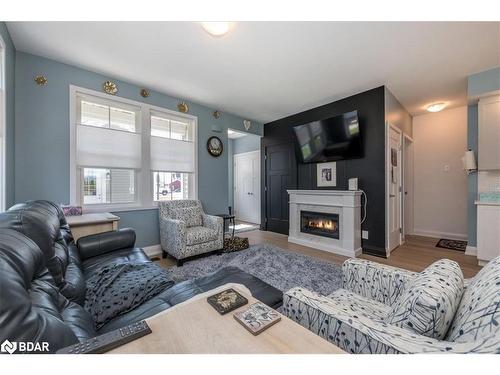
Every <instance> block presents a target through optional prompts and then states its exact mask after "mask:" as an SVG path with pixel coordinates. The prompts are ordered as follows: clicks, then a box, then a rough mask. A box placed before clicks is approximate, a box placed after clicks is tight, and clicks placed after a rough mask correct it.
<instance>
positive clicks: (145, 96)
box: [141, 89, 150, 98]
mask: <svg viewBox="0 0 500 375" xmlns="http://www.w3.org/2000/svg"><path fill="white" fill-rule="evenodd" d="M149 95H150V93H149V90H147V89H142V90H141V96H142V97H143V98H147V97H148V96H149Z"/></svg>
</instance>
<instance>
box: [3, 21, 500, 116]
mask: <svg viewBox="0 0 500 375" xmlns="http://www.w3.org/2000/svg"><path fill="white" fill-rule="evenodd" d="M8 29H9V31H10V33H11V36H12V39H13V41H14V44H15V46H16V48H17V49H18V50H20V51H24V52H29V53H32V54H35V55H41V56H44V57H48V58H51V59H54V60H58V61H62V62H65V63H68V64H72V65H76V66H79V67H82V68H86V69H89V70H92V71H96V72H99V73H103V74H105V75H109V76H111V77H114V78H117V79H121V80H125V81H129V82H132V83H136V84H139V85H141V86H145V87H148V88H150V89H153V90H157V91H160V92H164V93H166V94H169V95H172V96H175V97H179V98H182V99H186V100H188V101H189V100H192V101H194V102H198V103H200V104H205V105H207V106H209V107H212V108H216V109H218V110H220V111H226V112H231V113H234V114H238V115H241V116H243V117H245V118H249V119H254V120H259V121H263V122H268V121H272V120H276V119H279V118H281V117H285V116H288V115H291V114H294V113H297V112H300V111H303V110H306V109H309V108H313V107H316V106H318V105H321V104H326V103H329V102H331V101H334V100H336V99H340V98H342V97H345V96H349V95H351V94H354V93H356V92H360V91H364V90H366V89H370V88H373V87H376V86H379V85H383V84H386V85H387V86H388V87H389V89H390V90H391V91H392V92H393V93H394V94H395V95H396V97H397V98H398V99H399V100H400V101H401V103H402V104H403V105H404V106H405V107H406V108H407V109H408V111H410V113H411V114H413V115H415V114H419V113H422V112H423V111H424V108H425V106H426V105H427V104H429V103H431V102H435V101H446V102H449V106H457V105H463V104H465V103H466V101H467V98H466V89H467V80H466V77H467V76H468V75H470V74H472V73H476V72H479V71H482V70H486V69H489V68H492V67H495V66H498V65H500V23H476V22H460V23H451V22H434V23H425V22H409V23H399V22H378V23H373V22H372V23H370V22H360V23H355V22H315V23H312V22H237V23H235V24H234V27H233V30H232V31H231V32H230V33H229V34H227V35H225V36H224V37H212V36H210V35H208V34H207V33H206V32H205V31H204V30H203V29H202V28H201V26H200V24H199V23H195V22H102V23H99V22H9V23H8Z"/></svg>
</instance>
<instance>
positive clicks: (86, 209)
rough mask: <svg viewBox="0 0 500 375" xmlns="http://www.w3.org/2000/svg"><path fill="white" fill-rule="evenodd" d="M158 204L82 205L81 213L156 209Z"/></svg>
mask: <svg viewBox="0 0 500 375" xmlns="http://www.w3.org/2000/svg"><path fill="white" fill-rule="evenodd" d="M157 209H158V205H156V204H155V205H151V206H99V207H92V206H84V207H83V213H84V214H94V213H102V212H127V211H147V210H157Z"/></svg>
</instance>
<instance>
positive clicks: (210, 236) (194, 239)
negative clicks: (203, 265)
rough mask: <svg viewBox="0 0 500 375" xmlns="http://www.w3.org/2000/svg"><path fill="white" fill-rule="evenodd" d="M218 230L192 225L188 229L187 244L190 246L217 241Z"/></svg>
mask: <svg viewBox="0 0 500 375" xmlns="http://www.w3.org/2000/svg"><path fill="white" fill-rule="evenodd" d="M217 234H218V233H217V231H216V230H213V229H210V228H206V227H191V228H188V229H187V230H186V244H187V245H188V246H192V245H198V244H200V243H205V242H210V241H215V240H216V239H217Z"/></svg>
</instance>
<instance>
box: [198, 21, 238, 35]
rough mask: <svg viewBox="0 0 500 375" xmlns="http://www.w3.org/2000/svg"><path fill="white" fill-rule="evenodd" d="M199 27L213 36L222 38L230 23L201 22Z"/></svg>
mask: <svg viewBox="0 0 500 375" xmlns="http://www.w3.org/2000/svg"><path fill="white" fill-rule="evenodd" d="M201 26H202V27H203V28H204V29H205V31H206V32H207V33H209V34H210V35H213V36H222V35H224V34H226V33H227V32H228V31H229V29H230V28H231V23H230V22H202V23H201Z"/></svg>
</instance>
